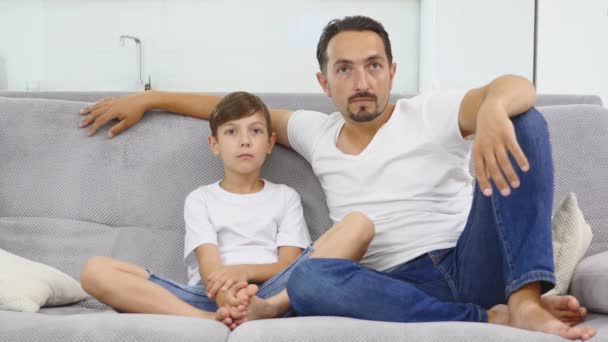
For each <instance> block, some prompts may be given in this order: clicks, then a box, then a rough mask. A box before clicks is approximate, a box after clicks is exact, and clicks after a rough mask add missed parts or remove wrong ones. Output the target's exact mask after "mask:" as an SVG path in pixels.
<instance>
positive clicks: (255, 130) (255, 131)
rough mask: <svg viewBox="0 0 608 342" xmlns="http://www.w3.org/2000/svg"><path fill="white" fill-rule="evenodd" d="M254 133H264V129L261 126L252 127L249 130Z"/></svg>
mask: <svg viewBox="0 0 608 342" xmlns="http://www.w3.org/2000/svg"><path fill="white" fill-rule="evenodd" d="M251 131H252V132H253V133H254V134H261V133H264V131H263V130H262V129H261V128H254V129H252V130H251Z"/></svg>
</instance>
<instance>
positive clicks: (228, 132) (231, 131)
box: [224, 129, 236, 135]
mask: <svg viewBox="0 0 608 342" xmlns="http://www.w3.org/2000/svg"><path fill="white" fill-rule="evenodd" d="M224 133H225V134H229V135H232V134H234V133H236V130H234V129H227V130H226V131H224Z"/></svg>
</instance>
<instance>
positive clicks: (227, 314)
mask: <svg viewBox="0 0 608 342" xmlns="http://www.w3.org/2000/svg"><path fill="white" fill-rule="evenodd" d="M257 293H258V286H257V285H254V284H250V285H248V286H246V287H244V288H242V289H241V290H239V291H238V292H237V294H236V298H237V300H238V301H239V303H242V304H240V305H238V306H224V307H220V308H218V309H217V311H216V313H215V319H216V320H217V321H219V322H222V323H224V324H225V325H226V326H227V327H228V328H230V329H231V330H234V329H235V328H236V327H237V326H239V325H241V324H242V323H244V322H245V321H246V320H247V309H248V306H249V303H250V301H251V299H252V298H257V297H255V295H256V294H257Z"/></svg>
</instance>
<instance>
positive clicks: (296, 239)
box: [277, 187, 310, 248]
mask: <svg viewBox="0 0 608 342" xmlns="http://www.w3.org/2000/svg"><path fill="white" fill-rule="evenodd" d="M285 192H286V194H285V197H286V198H285V200H286V204H285V213H284V215H283V220H282V221H281V224H280V225H279V230H278V234H277V247H281V246H293V247H300V248H307V247H308V246H309V245H310V234H309V232H308V227H307V226H306V221H305V220H304V211H303V209H302V203H301V201H300V196H299V195H298V193H297V192H296V191H295V190H293V189H291V188H288V187H287V189H286V191H285Z"/></svg>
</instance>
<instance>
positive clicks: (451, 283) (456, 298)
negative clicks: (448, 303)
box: [435, 265, 460, 302]
mask: <svg viewBox="0 0 608 342" xmlns="http://www.w3.org/2000/svg"><path fill="white" fill-rule="evenodd" d="M435 268H437V269H438V270H439V272H440V273H441V274H442V275H443V277H444V280H445V281H446V282H447V283H448V286H449V287H450V290H451V291H452V297H454V301H455V302H460V296H459V295H458V290H457V289H456V285H455V284H454V281H453V280H452V278H451V277H450V275H449V274H448V272H446V271H445V269H444V268H443V267H442V266H441V265H435Z"/></svg>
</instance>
